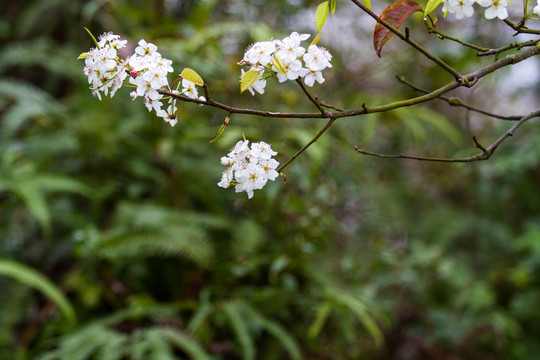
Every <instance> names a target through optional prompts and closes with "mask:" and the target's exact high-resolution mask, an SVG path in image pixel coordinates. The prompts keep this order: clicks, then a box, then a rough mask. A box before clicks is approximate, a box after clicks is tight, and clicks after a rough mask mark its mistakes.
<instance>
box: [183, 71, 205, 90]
mask: <svg viewBox="0 0 540 360" xmlns="http://www.w3.org/2000/svg"><path fill="white" fill-rule="evenodd" d="M180 76H181V77H182V78H184V79H186V80H188V81H191V82H192V83H194V84H195V85H197V86H203V85H204V81H203V79H202V78H201V76H200V75H199V74H197V72H196V71H195V70H193V69H190V68H185V69H184V70H182V73H180Z"/></svg>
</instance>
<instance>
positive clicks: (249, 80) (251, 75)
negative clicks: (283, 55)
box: [240, 66, 277, 92]
mask: <svg viewBox="0 0 540 360" xmlns="http://www.w3.org/2000/svg"><path fill="white" fill-rule="evenodd" d="M276 67H277V66H276ZM259 74H260V73H259V72H258V71H257V70H249V71H248V72H246V73H245V74H244V75H243V76H242V79H240V92H244V91H246V90H247V89H248V88H249V87H251V86H252V85H253V84H255V82H256V81H257V79H258V78H259Z"/></svg>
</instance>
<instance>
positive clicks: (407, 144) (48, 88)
mask: <svg viewBox="0 0 540 360" xmlns="http://www.w3.org/2000/svg"><path fill="white" fill-rule="evenodd" d="M316 5H317V2H309V1H302V0H297V1H291V2H288V1H271V2H268V1H266V2H263V1H247V0H246V1H243V0H228V1H216V0H200V1H159V0H155V1H151V2H148V1H123V0H115V1H97V0H96V1H71V0H55V1H37V0H35V1H26V2H3V3H2V4H1V5H0V14H2V15H1V17H0V30H1V31H0V44H1V45H0V214H1V215H2V216H0V258H1V259H0V358H1V359H10V360H16V359H66V360H68V359H69V360H75V359H81V360H82V359H160V360H161V359H182V358H186V359H245V360H249V359H284V358H291V359H442V358H452V356H453V358H462V359H523V358H527V357H528V356H529V355H530V354H535V353H538V352H540V342H538V338H539V336H540V325H539V324H540V310H539V309H540V306H539V305H540V282H539V276H538V275H539V271H540V245H539V244H540V217H539V215H540V213H539V212H540V187H539V186H538V179H539V178H540V163H539V161H540V160H539V159H540V145H539V144H540V142H538V141H537V139H538V136H539V135H540V133H539V129H538V124H537V122H535V121H531V122H530V123H529V124H527V125H526V127H527V130H526V131H520V132H518V133H517V134H516V136H514V137H513V138H512V139H510V141H508V142H507V143H505V144H504V146H503V147H501V149H500V151H499V152H497V153H496V154H495V156H494V157H493V158H492V159H491V160H490V161H489V162H485V163H476V164H468V165H452V164H450V165H448V164H425V163H417V162H411V161H393V160H381V159H374V158H365V157H361V156H360V155H358V154H356V153H355V152H354V150H353V146H354V145H359V146H360V147H362V148H365V149H372V150H380V151H381V152H389V153H412V154H428V155H429V154H431V155H434V156H438V155H448V154H450V155H452V156H453V155H455V156H462V155H465V156H467V155H471V154H473V153H474V151H475V149H474V145H473V144H472V143H471V140H470V139H471V138H472V135H476V136H477V137H478V138H479V139H480V141H485V142H486V143H487V142H489V140H490V139H494V138H495V137H496V136H497V134H500V133H501V132H502V131H504V130H505V129H507V128H508V127H509V126H510V124H506V123H502V124H498V123H497V124H495V125H494V124H493V123H491V122H490V121H489V119H485V118H482V117H480V116H478V115H475V114H470V113H467V112H465V111H464V110H460V109H457V110H456V108H448V107H447V106H446V105H445V104H444V103H443V102H434V103H433V104H432V105H431V106H429V107H420V108H415V109H412V110H411V109H405V110H401V111H394V112H391V113H387V114H379V115H372V116H368V117H363V118H351V119H342V120H340V121H338V122H336V124H335V126H334V127H333V128H332V129H331V130H330V131H329V133H328V134H325V136H324V137H323V138H321V139H320V140H319V141H318V142H317V143H316V144H315V145H313V147H312V148H310V149H309V150H308V151H307V153H305V154H304V155H303V156H302V157H300V158H299V159H298V160H297V161H295V162H294V163H293V164H292V165H291V166H290V167H288V168H287V169H286V174H287V183H286V184H283V183H280V182H279V181H278V182H276V183H272V184H269V185H267V187H265V189H264V190H261V191H257V192H256V193H255V197H254V198H253V199H252V200H249V201H248V200H247V196H245V194H235V193H234V191H232V190H231V189H229V190H224V189H221V188H218V187H217V186H216V183H217V182H218V181H219V178H220V176H221V171H222V166H221V165H220V163H219V157H220V156H223V155H224V154H226V153H227V152H228V150H229V149H230V147H231V146H232V145H233V144H234V143H235V142H236V141H238V140H239V139H240V138H241V136H242V134H245V135H246V137H247V138H248V139H251V140H253V141H259V140H264V141H267V142H270V143H272V146H273V148H274V149H277V150H278V151H279V153H280V154H279V156H278V160H279V161H280V162H283V161H286V160H287V158H288V156H290V155H292V154H293V153H294V152H296V150H297V149H298V148H300V147H301V146H302V145H303V144H305V143H306V142H307V141H309V140H310V139H311V138H312V137H313V136H314V135H315V134H316V133H317V131H318V129H319V128H320V127H321V126H323V124H324V122H323V121H321V120H294V119H290V120H279V119H268V118H253V117H239V116H233V118H232V119H231V123H230V125H229V127H228V129H227V130H226V132H225V134H224V136H223V137H222V138H221V139H220V140H219V141H218V142H217V143H214V144H210V143H209V140H211V139H212V138H213V136H214V135H215V133H216V131H217V130H218V128H219V126H220V125H221V123H222V122H223V120H224V118H225V116H226V114H225V113H223V112H220V111H217V110H215V109H207V108H204V107H202V108H201V107H197V106H196V105H194V104H181V105H180V107H181V110H180V122H179V124H178V125H177V126H176V127H175V128H170V127H169V126H168V125H167V124H164V123H163V122H162V121H161V119H159V118H157V117H155V116H153V115H152V114H149V113H147V112H146V109H145V108H144V106H143V105H142V103H140V102H138V101H135V102H132V101H131V99H130V98H129V96H128V94H127V92H128V90H127V89H122V90H120V91H119V92H118V94H117V95H116V96H115V97H114V98H113V99H110V98H106V99H104V100H103V101H101V102H99V101H98V99H97V98H95V97H92V95H91V94H90V92H89V91H88V88H87V87H88V86H87V81H86V78H85V77H84V75H83V72H82V68H83V64H82V62H81V61H76V60H75V59H76V58H77V56H78V55H79V54H80V53H81V52H84V51H86V50H87V49H88V48H90V47H91V46H92V43H91V40H90V39H89V37H88V35H87V34H86V32H85V31H84V29H83V27H88V28H89V29H91V30H92V32H93V33H94V34H96V35H98V34H100V33H102V32H104V31H113V32H114V33H117V34H120V35H122V37H124V38H127V39H128V40H129V42H130V44H131V46H135V44H136V42H137V41H138V40H139V39H140V38H144V39H145V40H147V41H151V42H153V43H155V44H156V45H158V48H159V51H160V52H161V53H162V54H163V55H164V56H165V57H167V58H170V59H172V60H173V61H174V67H175V71H177V72H180V70H181V69H182V68H183V67H191V68H193V69H196V70H197V72H198V73H199V74H201V76H202V77H203V78H204V79H205V80H206V82H207V83H208V84H209V86H210V89H211V91H212V94H213V95H214V97H215V98H216V99H219V100H220V101H221V102H225V103H230V104H234V105H237V106H239V107H240V106H242V107H253V108H259V109H268V110H272V111H314V109H312V104H310V103H309V102H308V101H307V100H306V99H304V98H303V97H302V96H301V94H300V92H299V91H298V89H297V88H295V87H294V86H293V85H294V84H278V83H277V81H274V82H272V81H271V82H269V84H268V88H267V93H266V94H265V95H264V96H257V97H254V98H252V97H251V96H250V95H249V94H242V95H240V94H239V90H238V74H239V67H238V66H237V65H236V62H237V61H238V60H239V59H241V57H242V54H243V51H244V49H245V47H246V46H247V44H249V43H252V42H254V41H259V40H267V39H269V38H272V37H274V38H281V37H283V36H286V35H288V34H289V33H290V32H292V31H309V32H311V34H312V36H315V31H314V30H313V29H314V21H313V24H308V23H307V21H304V22H301V21H299V19H307V18H309V17H305V16H304V17H302V13H304V12H305V11H306V9H311V15H313V13H314V9H315V6H316ZM373 6H374V7H376V6H377V4H375V3H374V4H373ZM379 6H380V7H381V9H382V8H383V7H384V5H382V4H379ZM346 9H347V7H346V2H341V1H338V8H337V13H336V17H338V16H339V12H340V10H341V11H346ZM332 21H336V20H335V18H330V19H329V20H328V24H327V25H325V26H331V23H332ZM479 21H480V20H479ZM352 26H353V28H352V31H353V32H354V33H358V34H359V38H360V39H362V37H363V38H365V39H368V40H369V37H370V36H371V32H369V31H366V30H365V26H360V25H359V26H358V28H356V27H354V26H355V24H353V25H352ZM410 26H411V28H412V31H413V34H415V35H416V36H418V37H419V38H420V39H423V40H424V41H429V40H430V39H431V40H432V41H433V40H434V39H433V38H430V37H429V36H428V35H422V34H421V31H420V30H421V27H418V28H417V27H415V25H414V22H411V25H410ZM443 26H447V30H449V31H459V29H458V28H459V24H454V25H452V24H447V25H443ZM470 26H477V22H474V21H473V22H471V23H470ZM490 26H491V25H490ZM477 28H478V26H477ZM481 30H482V31H478V32H476V33H474V32H471V33H470V34H467V35H465V36H467V37H469V38H470V39H469V40H475V39H474V37H475V36H479V37H480V36H483V38H482V39H483V40H482V41H485V42H487V43H489V42H494V41H495V40H500V39H503V38H511V35H512V34H511V33H504V34H501V33H498V34H496V35H493V33H492V32H490V31H489V29H484V28H481ZM324 31H325V30H324V29H323V37H322V39H321V41H320V44H321V45H323V46H328V48H329V49H330V50H331V51H332V53H333V54H334V61H333V63H334V69H333V71H331V72H328V76H327V82H326V83H325V84H324V85H322V86H316V87H314V90H313V91H314V93H316V94H317V95H319V97H320V98H322V99H324V100H325V101H327V102H329V103H333V104H336V105H337V106H343V107H359V104H362V103H363V102H366V103H367V104H371V103H376V104H381V103H385V102H388V101H391V100H392V99H399V98H403V97H404V96H412V95H413V94H414V93H413V92H412V90H410V89H407V88H405V87H403V86H402V85H399V84H397V83H396V82H395V79H394V78H393V76H394V74H396V73H397V74H403V73H404V74H406V75H407V76H411V77H412V78H411V80H414V81H416V82H417V83H419V84H420V85H422V86H426V87H428V88H429V87H433V86H434V85H433V84H441V83H443V82H444V81H448V79H447V77H446V74H441V73H440V72H438V71H437V70H436V69H433V68H431V67H430V65H429V64H428V63H426V61H425V60H424V59H421V58H419V57H418V56H417V55H416V54H415V53H414V52H413V51H412V50H410V49H404V48H405V46H404V45H403V44H400V43H399V42H398V41H390V42H389V43H388V45H387V47H386V48H385V50H384V51H383V59H382V60H377V58H376V56H375V55H374V51H373V50H372V48H370V47H369V46H364V47H360V48H354V49H349V50H348V51H343V52H342V53H340V52H339V51H338V50H337V49H334V48H333V47H332V46H333V44H334V41H333V40H334V39H333V38H332V33H331V32H330V33H329V34H328V35H326V34H325V33H324ZM415 31H416V32H415ZM422 36H424V38H422ZM490 36H491V38H490ZM336 41H337V40H336ZM437 41H438V40H437ZM364 44H365V43H364ZM368 44H369V42H368ZM444 44H447V43H444ZM444 46H445V45H441V43H438V44H437V45H434V51H441V52H444V51H447V49H446V50H445V47H444ZM488 46H490V45H489V44H488ZM126 55H128V54H126ZM447 57H448V60H449V61H452V62H453V63H454V64H457V65H456V66H457V67H462V68H474V66H473V65H471V64H479V62H482V61H484V60H482V59H480V60H479V59H477V58H476V57H475V55H474V53H471V52H467V51H465V50H461V49H460V50H459V51H453V52H450V51H448V54H447ZM357 58H363V59H364V60H363V61H364V65H363V66H360V67H353V66H352V65H351V59H357ZM531 61H536V59H532V60H531ZM501 79H502V78H500V77H497V76H494V77H492V78H491V80H489V81H490V82H491V83H490V82H489V81H488V82H487V83H486V84H487V85H488V86H487V87H486V88H485V89H484V90H482V91H478V92H476V93H475V97H474V99H472V98H471V100H470V101H474V102H475V103H476V104H477V105H479V106H481V105H484V106H486V105H487V106H489V105H490V104H491V105H492V104H500V103H504V101H503V100H511V101H512V100H513V98H511V99H508V97H507V96H509V95H507V94H506V95H504V96H502V95H500V94H499V93H497V91H496V85H497V81H501ZM525 90H526V93H528V94H536V96H537V95H538V85H537V86H536V88H529V89H525ZM522 91H523V89H522ZM512 96H516V98H517V99H519V98H520V96H525V95H523V92H522V93H515V94H513V95H512ZM507 104H508V107H509V109H511V106H510V105H511V102H508V103H507ZM512 110H513V111H517V112H525V110H524V109H518V110H516V109H512ZM501 111H502V112H505V111H506V110H504V109H502V110H501Z"/></svg>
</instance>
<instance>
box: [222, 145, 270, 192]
mask: <svg viewBox="0 0 540 360" xmlns="http://www.w3.org/2000/svg"><path fill="white" fill-rule="evenodd" d="M274 155H277V152H275V151H273V150H272V147H271V146H270V145H269V144H267V143H265V142H263V141H261V142H258V143H253V144H251V148H250V147H249V140H241V141H239V142H238V143H237V144H236V145H235V146H234V147H233V148H232V149H231V151H230V152H229V154H228V155H227V156H224V157H222V158H221V164H222V165H225V166H227V169H226V170H225V171H224V172H223V175H222V177H221V181H220V182H219V183H218V185H219V186H221V187H223V188H228V187H230V186H234V188H235V190H236V192H242V191H245V192H246V193H247V195H248V198H249V199H251V198H252V197H253V190H258V189H262V188H263V187H264V185H266V183H267V182H268V180H272V181H273V180H275V179H276V178H277V177H278V175H279V174H278V172H277V171H276V169H277V167H278V165H279V163H278V162H277V161H276V160H275V159H273V158H272V157H273V156H274Z"/></svg>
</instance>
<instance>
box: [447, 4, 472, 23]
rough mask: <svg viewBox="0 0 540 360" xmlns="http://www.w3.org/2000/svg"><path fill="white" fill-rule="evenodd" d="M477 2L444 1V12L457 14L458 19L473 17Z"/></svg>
mask: <svg viewBox="0 0 540 360" xmlns="http://www.w3.org/2000/svg"><path fill="white" fill-rule="evenodd" d="M474 2H475V0H444V1H443V8H442V11H443V12H444V13H446V12H448V13H450V14H455V15H456V19H462V18H463V17H471V16H472V15H473V14H474V8H473V4H474Z"/></svg>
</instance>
